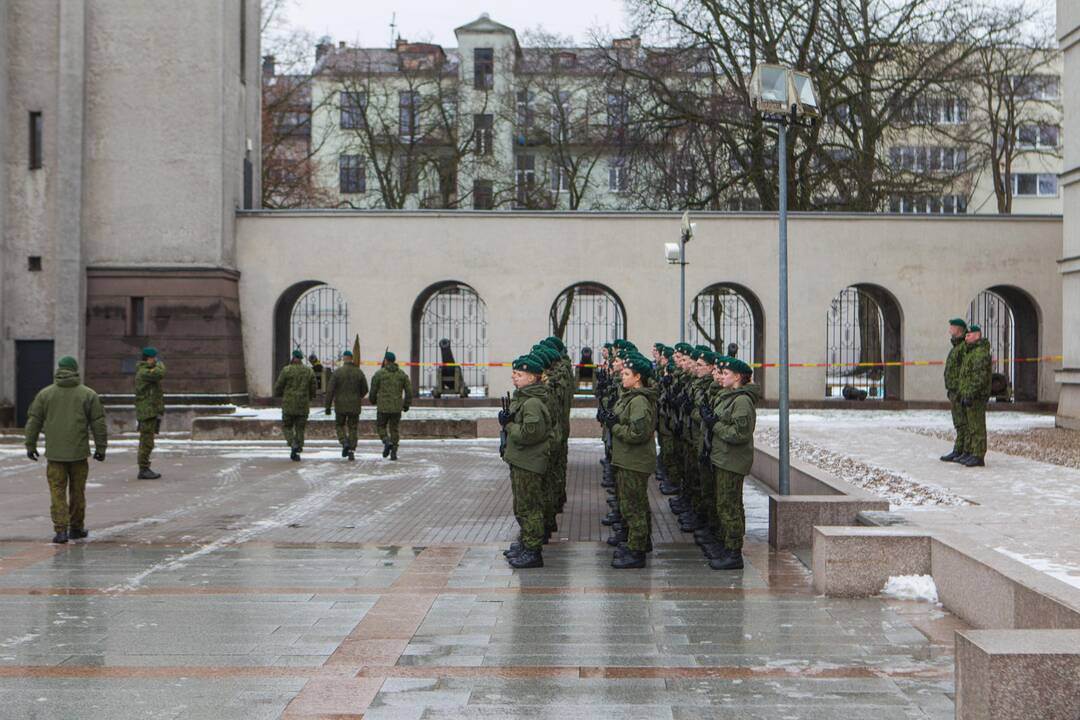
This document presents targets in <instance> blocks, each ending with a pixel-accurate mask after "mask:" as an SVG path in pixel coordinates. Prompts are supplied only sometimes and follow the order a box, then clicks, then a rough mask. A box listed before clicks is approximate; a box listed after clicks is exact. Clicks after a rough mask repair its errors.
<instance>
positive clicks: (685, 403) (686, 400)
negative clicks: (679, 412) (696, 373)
mask: <svg viewBox="0 0 1080 720" xmlns="http://www.w3.org/2000/svg"><path fill="white" fill-rule="evenodd" d="M682 408H683V410H685V411H686V412H690V411H691V410H693V409H694V401H693V400H691V399H690V396H689V395H683V399H682Z"/></svg>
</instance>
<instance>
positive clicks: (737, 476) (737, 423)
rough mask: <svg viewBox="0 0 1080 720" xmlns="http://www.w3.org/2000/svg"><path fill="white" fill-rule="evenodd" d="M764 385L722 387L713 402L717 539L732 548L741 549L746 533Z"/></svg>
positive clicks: (750, 384) (713, 464)
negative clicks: (747, 490)
mask: <svg viewBox="0 0 1080 720" xmlns="http://www.w3.org/2000/svg"><path fill="white" fill-rule="evenodd" d="M760 398H761V386H760V385H758V384H756V383H748V384H747V385H744V386H743V387H740V388H736V389H732V390H721V391H720V392H718V393H717V394H716V397H715V399H714V401H713V412H715V413H716V416H717V421H716V424H715V425H714V426H713V446H712V453H711V454H710V456H709V459H710V462H711V464H712V467H713V480H714V482H715V484H716V493H715V494H716V515H717V517H718V518H719V521H720V528H719V529H720V535H719V536H718V538H719V539H720V540H721V542H722V543H723V545H724V547H726V548H727V549H728V550H731V551H741V550H742V546H743V535H745V534H746V511H745V509H744V507H743V478H744V477H746V475H747V474H749V472H750V468H751V466H753V464H754V427H755V426H756V424H757V410H756V409H755V406H756V405H757V402H758V400H759V399H760Z"/></svg>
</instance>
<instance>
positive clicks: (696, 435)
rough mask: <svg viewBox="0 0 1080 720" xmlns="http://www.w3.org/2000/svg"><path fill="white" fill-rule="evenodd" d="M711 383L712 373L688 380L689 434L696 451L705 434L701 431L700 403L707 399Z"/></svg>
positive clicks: (699, 447) (699, 448) (703, 440)
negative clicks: (689, 403)
mask: <svg viewBox="0 0 1080 720" xmlns="http://www.w3.org/2000/svg"><path fill="white" fill-rule="evenodd" d="M713 384H714V383H713V379H712V375H706V376H704V377H695V378H694V379H693V380H691V381H690V388H689V393H690V402H691V406H690V436H691V437H692V438H693V441H694V447H695V448H697V449H698V451H700V450H701V446H702V443H704V442H705V436H704V435H703V434H702V433H701V404H702V403H705V402H708V401H709V393H710V388H712V386H713Z"/></svg>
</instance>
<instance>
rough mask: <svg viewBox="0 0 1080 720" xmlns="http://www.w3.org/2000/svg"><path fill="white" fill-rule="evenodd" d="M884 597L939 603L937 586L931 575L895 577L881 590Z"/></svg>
mask: <svg viewBox="0 0 1080 720" xmlns="http://www.w3.org/2000/svg"><path fill="white" fill-rule="evenodd" d="M881 595H882V596H883V597H892V598H897V599H899V600H925V601H926V602H930V603H937V602H938V594H937V585H935V584H934V578H932V577H930V576H929V575H894V576H893V577H891V578H889V579H888V581H886V583H885V587H883V588H882V589H881Z"/></svg>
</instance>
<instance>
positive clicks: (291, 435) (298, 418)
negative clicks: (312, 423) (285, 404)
mask: <svg viewBox="0 0 1080 720" xmlns="http://www.w3.org/2000/svg"><path fill="white" fill-rule="evenodd" d="M307 420H308V416H307V415H293V414H291V413H287V412H284V411H282V413H281V434H282V435H284V436H285V442H287V443H288V444H289V447H291V448H296V449H297V450H303V449H304V433H305V432H306V431H307Z"/></svg>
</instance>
